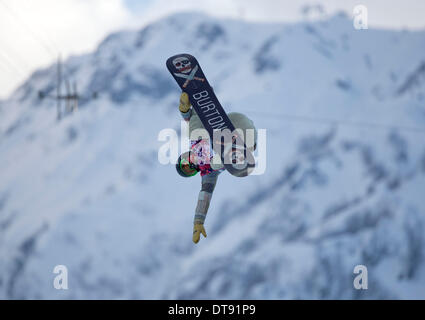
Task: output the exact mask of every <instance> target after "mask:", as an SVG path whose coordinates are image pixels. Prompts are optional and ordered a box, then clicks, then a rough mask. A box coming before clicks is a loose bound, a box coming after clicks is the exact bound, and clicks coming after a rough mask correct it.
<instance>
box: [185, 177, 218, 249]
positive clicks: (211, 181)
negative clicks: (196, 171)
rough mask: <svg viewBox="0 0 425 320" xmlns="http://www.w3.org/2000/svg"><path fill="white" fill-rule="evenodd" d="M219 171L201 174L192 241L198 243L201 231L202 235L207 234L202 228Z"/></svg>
mask: <svg viewBox="0 0 425 320" xmlns="http://www.w3.org/2000/svg"><path fill="white" fill-rule="evenodd" d="M219 174H220V172H219V171H215V172H212V173H210V174H207V175H204V176H202V188H201V191H199V196H198V204H197V205H196V210H195V218H194V221H193V239H192V240H193V242H194V243H198V242H199V239H200V237H201V233H202V234H203V236H204V237H206V236H207V233H206V232H205V228H204V221H205V218H206V216H207V212H208V208H209V206H210V201H211V198H212V194H213V191H214V188H215V185H216V183H217V177H218V175H219Z"/></svg>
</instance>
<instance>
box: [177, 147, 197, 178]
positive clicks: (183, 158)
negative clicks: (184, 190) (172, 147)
mask: <svg viewBox="0 0 425 320" xmlns="http://www.w3.org/2000/svg"><path fill="white" fill-rule="evenodd" d="M176 170H177V172H178V174H179V175H181V176H182V177H185V178H188V177H192V176H194V175H195V174H197V173H198V171H199V169H198V166H197V165H195V164H193V163H191V162H190V151H187V152H185V153H182V154H181V155H180V157H179V159H178V160H177V163H176Z"/></svg>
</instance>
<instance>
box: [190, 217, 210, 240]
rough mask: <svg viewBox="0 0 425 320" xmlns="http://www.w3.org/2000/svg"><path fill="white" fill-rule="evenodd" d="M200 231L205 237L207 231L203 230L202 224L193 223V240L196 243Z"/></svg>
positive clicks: (199, 236)
mask: <svg viewBox="0 0 425 320" xmlns="http://www.w3.org/2000/svg"><path fill="white" fill-rule="evenodd" d="M201 233H202V234H203V235H204V237H205V238H206V237H207V233H206V232H205V228H204V224H203V223H199V222H195V224H194V225H193V238H192V240H193V242H194V243H198V242H199V239H200V238H201Z"/></svg>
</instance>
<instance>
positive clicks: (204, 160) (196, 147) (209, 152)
mask: <svg viewBox="0 0 425 320" xmlns="http://www.w3.org/2000/svg"><path fill="white" fill-rule="evenodd" d="M179 110H180V113H181V115H182V117H183V119H184V120H185V121H187V122H189V139H190V151H187V152H185V153H183V154H182V155H180V157H179V158H178V160H177V163H176V169H177V172H178V173H179V174H180V175H181V176H183V177H191V176H194V175H196V174H197V173H198V172H200V175H201V178H202V186H201V191H200V192H199V196H198V203H197V205H196V209H195V218H194V222H193V223H194V225H193V239H192V240H193V242H194V243H198V242H199V239H200V237H201V233H202V234H203V236H204V237H206V236H207V233H206V232H205V228H204V222H205V217H206V215H207V212H208V208H209V205H210V201H211V197H212V194H213V191H214V188H215V186H216V182H217V177H218V175H219V174H220V173H221V172H223V171H224V170H225V169H224V166H223V164H222V163H221V161H220V157H218V155H216V154H214V151H213V148H212V147H211V141H210V138H209V136H208V134H207V133H206V134H205V135H202V137H199V135H197V134H196V133H195V134H193V133H194V131H195V130H202V129H204V126H203V124H202V122H201V120H200V118H199V116H198V114H197V113H196V111H195V109H194V108H193V107H191V104H190V101H189V97H188V95H187V93H185V92H182V94H181V96H180V105H179ZM228 117H229V119H230V121H231V122H232V123H233V125H234V127H235V128H237V129H241V130H242V131H243V132H244V135H245V136H246V130H247V129H251V130H254V139H253V140H254V141H249V139H247V140H248V141H245V143H246V148H247V149H248V150H250V151H251V152H253V151H254V150H255V149H256V143H257V130H256V128H255V126H254V123H253V122H252V121H251V120H250V119H249V118H247V117H246V116H245V115H243V114H241V113H237V112H232V113H229V114H228ZM204 130H205V129H204ZM192 138H193V140H192ZM251 140H252V139H251Z"/></svg>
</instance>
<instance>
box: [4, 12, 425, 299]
mask: <svg viewBox="0 0 425 320" xmlns="http://www.w3.org/2000/svg"><path fill="white" fill-rule="evenodd" d="M181 52H188V53H191V54H193V55H194V56H196V57H197V58H198V61H199V62H200V64H201V66H202V68H203V71H204V72H205V74H206V75H207V77H208V79H209V82H210V83H211V84H212V85H213V86H214V90H215V92H216V94H217V96H218V98H219V99H220V100H221V102H222V104H223V106H224V107H225V109H226V110H227V111H238V112H243V113H245V114H246V115H248V116H249V117H250V118H251V119H252V120H253V121H254V123H255V124H256V126H257V128H263V129H267V144H266V146H267V168H266V171H265V173H264V174H263V175H257V176H250V177H247V178H243V179H237V178H235V177H232V176H231V175H229V174H227V173H223V174H222V175H221V176H220V177H219V181H218V185H217V188H216V190H215V192H214V196H213V200H212V203H211V207H210V210H209V213H208V216H207V220H206V224H205V227H206V231H207V234H208V237H207V238H206V239H201V241H200V243H199V244H198V245H194V244H193V243H192V241H191V237H192V220H193V214H194V209H195V205H196V200H197V195H198V191H199V188H200V180H199V177H195V178H193V179H192V178H191V179H182V178H181V177H180V176H178V175H177V174H176V173H175V169H174V167H173V166H172V165H161V164H160V163H159V161H158V160H157V153H158V148H159V147H160V146H161V145H162V144H163V142H160V141H158V133H159V132H160V131H161V130H162V129H164V128H175V129H177V130H178V129H179V128H180V118H179V117H180V116H179V112H178V108H177V107H178V99H179V90H178V88H177V85H176V84H175V82H174V80H173V79H172V77H171V76H170V75H169V74H168V71H167V69H166V67H165V61H166V59H167V58H168V57H170V56H171V55H174V54H176V53H181ZM424 52H425V31H420V32H407V31H392V30H373V29H368V30H355V29H354V28H353V24H352V21H351V20H350V19H349V18H348V17H346V16H344V15H342V14H339V15H336V16H333V17H331V18H329V19H326V20H323V21H318V22H304V23H297V24H262V23H248V22H244V21H236V20H220V19H217V18H212V17H209V16H205V15H201V14H198V13H184V14H176V15H172V16H169V17H167V18H164V19H162V20H160V21H157V22H156V23H153V24H151V25H149V26H148V27H145V28H143V29H142V30H140V31H123V32H119V33H115V34H112V35H110V36H109V37H107V38H106V39H105V40H104V41H103V42H102V43H101V44H100V45H99V47H98V48H97V50H96V51H95V52H93V53H90V54H87V55H83V56H75V57H71V58H70V59H68V60H67V61H66V63H65V65H66V70H67V74H68V76H69V77H70V78H72V79H74V80H76V81H77V83H78V86H79V90H80V91H81V93H82V95H83V96H84V97H90V94H91V93H92V92H93V91H96V92H98V93H99V98H98V99H88V98H87V99H83V100H82V101H81V103H80V106H79V111H78V112H76V113H74V114H72V115H67V116H66V117H64V118H63V119H62V120H61V121H57V120H56V105H55V102H54V101H52V100H48V99H44V100H40V99H38V96H37V94H38V91H40V90H41V91H43V92H45V93H47V94H48V93H51V94H54V93H55V85H56V84H55V81H56V67H55V66H54V65H52V66H51V67H50V68H47V69H44V70H39V71H37V72H36V73H34V74H33V75H32V76H31V77H30V79H28V81H27V82H26V83H25V84H23V85H22V86H21V87H20V88H19V89H18V90H16V92H15V93H14V94H13V95H12V96H11V97H10V98H9V99H8V100H6V101H3V102H1V104H0V164H1V166H0V298H2V299H17V298H23V299H34V298H35V299H39V298H42V299H46V298H49V299H75V298H79V299H103V298H108V299H161V298H165V299H173V298H177V299H180V298H186V299H198V298H207V299H260V298H261V299H332V298H333V299H374V298H379V299H381V298H383V299H386V298H397V299H398V298H400V299H403V298H416V299H418V298H421V299H424V298H425V259H424V258H425V237H424V235H423V230H424V227H425V200H424V196H425V72H424V64H425V56H424V54H423V53H424ZM56 265H65V266H67V268H68V277H69V279H68V286H69V289H68V290H56V289H54V287H53V279H54V277H55V276H56V274H54V273H53V269H54V267H55V266H56ZM356 265H365V266H366V267H367V268H368V277H369V283H368V289H367V290H356V289H354V287H353V279H354V277H355V275H354V274H353V269H354V267H355V266H356Z"/></svg>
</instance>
